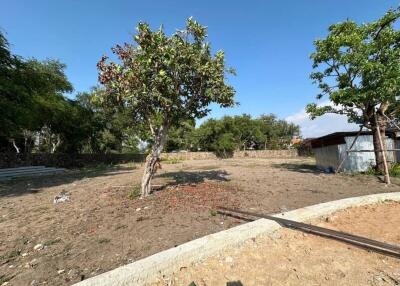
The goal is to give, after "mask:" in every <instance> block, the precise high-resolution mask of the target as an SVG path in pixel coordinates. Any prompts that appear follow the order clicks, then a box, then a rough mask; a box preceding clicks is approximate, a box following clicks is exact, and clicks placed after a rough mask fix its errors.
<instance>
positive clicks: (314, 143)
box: [311, 131, 398, 172]
mask: <svg viewBox="0 0 400 286" xmlns="http://www.w3.org/2000/svg"><path fill="white" fill-rule="evenodd" d="M357 134H358V132H357V131H354V132H353V131H352V132H335V133H331V134H329V135H325V136H322V137H319V138H315V139H313V140H311V147H312V150H313V153H314V155H315V159H316V164H317V168H318V169H321V170H324V171H327V172H334V171H335V170H337V168H338V167H339V165H340V163H341V162H342V160H343V159H344V158H346V156H347V158H346V160H345V161H344V163H343V164H342V166H341V169H340V171H345V172H363V171H366V170H368V169H369V168H370V167H371V166H373V165H375V153H374V152H368V150H374V145H373V141H372V132H371V131H363V132H361V133H360V135H359V136H358V139H357V141H356V142H355V144H354V146H353V148H352V149H351V150H358V151H361V150H362V151H363V152H347V151H348V150H349V149H350V146H351V144H352V143H353V141H354V139H355V137H356V136H357ZM383 139H384V142H385V144H386V149H387V150H393V149H396V147H397V145H398V144H396V132H393V131H387V132H386V136H385V138H383ZM346 153H347V154H346ZM396 155H398V154H396V152H395V151H389V152H387V153H386V157H387V161H388V162H390V163H394V162H396V161H397V158H396Z"/></svg>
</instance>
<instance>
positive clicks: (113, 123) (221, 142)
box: [0, 32, 299, 155]
mask: <svg viewBox="0 0 400 286" xmlns="http://www.w3.org/2000/svg"><path fill="white" fill-rule="evenodd" d="M65 68H66V66H65V64H63V63H61V62H59V61H57V60H51V59H50V60H45V61H39V60H36V59H31V58H30V59H25V58H22V57H20V56H17V55H14V54H12V52H11V51H10V47H9V43H8V41H7V39H6V38H5V36H4V34H2V33H1V32H0V152H16V153H32V152H45V153H55V152H59V153H139V152H147V151H148V148H150V147H151V146H152V145H153V142H152V140H153V139H152V136H151V134H150V132H149V131H148V128H147V127H144V126H143V125H144V124H146V123H143V125H142V124H140V123H138V122H135V123H132V119H131V117H132V114H131V112H132V111H129V110H128V109H126V108H120V107H119V106H118V105H116V104H110V102H103V101H101V98H102V96H101V94H102V93H104V92H105V90H104V89H102V88H93V89H92V90H91V91H90V92H83V93H77V94H76V95H75V98H74V99H70V98H69V97H68V96H67V95H72V92H73V90H74V89H73V86H72V84H71V83H70V82H69V80H68V78H67V76H66V74H65V72H64V70H65ZM298 134H299V127H298V126H297V125H294V124H291V123H288V122H286V121H284V120H280V119H278V118H277V117H276V116H275V115H273V114H270V115H262V116H260V117H259V118H252V117H251V116H250V115H246V114H244V115H240V116H225V117H223V118H221V119H209V120H207V121H205V122H203V123H202V124H201V125H200V126H199V127H197V128H196V127H195V120H194V119H182V120H181V121H180V122H179V123H178V124H175V125H174V126H173V127H171V128H170V131H169V134H168V139H167V142H166V147H165V150H166V151H177V150H188V151H189V150H190V151H212V152H216V153H218V154H221V155H224V154H229V153H231V152H233V151H235V150H250V149H255V150H260V149H284V148H288V146H289V145H290V140H291V139H292V137H293V136H294V135H298ZM140 143H142V144H140ZM140 145H141V146H143V148H139V146H140ZM146 148H147V149H146Z"/></svg>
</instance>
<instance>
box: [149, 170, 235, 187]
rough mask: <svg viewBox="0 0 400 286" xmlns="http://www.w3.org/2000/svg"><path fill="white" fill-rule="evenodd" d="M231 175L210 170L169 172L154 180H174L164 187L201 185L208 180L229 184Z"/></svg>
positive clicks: (221, 171) (223, 171)
mask: <svg viewBox="0 0 400 286" xmlns="http://www.w3.org/2000/svg"><path fill="white" fill-rule="evenodd" d="M228 175H229V173H228V172H227V171H225V170H210V171H192V172H189V171H178V172H167V173H163V174H159V175H156V176H155V177H154V178H164V179H169V180H172V182H168V183H167V184H166V185H163V187H166V186H171V185H185V184H199V183H203V182H205V181H206V180H209V181H219V182H228V181H230V180H229V179H228V178H226V176H228Z"/></svg>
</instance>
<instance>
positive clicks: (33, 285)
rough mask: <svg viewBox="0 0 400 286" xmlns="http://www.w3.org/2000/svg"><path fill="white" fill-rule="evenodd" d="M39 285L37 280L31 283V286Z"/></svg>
mask: <svg viewBox="0 0 400 286" xmlns="http://www.w3.org/2000/svg"><path fill="white" fill-rule="evenodd" d="M38 284H39V283H37V281H36V280H32V282H31V284H30V285H31V286H36V285H38Z"/></svg>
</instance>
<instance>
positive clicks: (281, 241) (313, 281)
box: [157, 203, 400, 286]
mask: <svg viewBox="0 0 400 286" xmlns="http://www.w3.org/2000/svg"><path fill="white" fill-rule="evenodd" d="M382 222H384V223H382ZM314 224H318V225H320V226H323V227H327V228H330V229H336V230H340V231H344V232H347V233H355V234H358V235H362V236H365V237H369V238H373V239H379V240H383V241H386V242H390V243H395V244H400V233H399V225H400V204H399V203H383V204H377V205H370V206H364V207H359V208H351V209H347V210H344V211H340V212H338V213H336V214H334V215H333V216H331V217H329V218H328V219H327V220H326V221H325V220H324V221H319V222H314ZM192 281H194V282H195V283H196V285H198V286H206V285H213V286H225V285H237V286H238V285H245V286H253V285H254V286H258V285H349V286H350V285H351V286H355V285H376V286H377V285H400V260H399V259H398V258H393V257H389V256H384V255H381V254H377V253H373V252H368V251H366V250H363V249H359V248H356V247H354V246H350V245H348V244H345V243H342V242H339V241H335V240H332V239H327V238H322V237H318V236H315V235H310V234H305V233H301V232H299V231H295V230H290V229H282V230H280V231H278V232H277V233H274V234H273V235H271V236H264V237H260V238H258V239H256V240H251V241H249V242H248V243H246V244H245V245H243V246H242V247H240V248H236V249H228V250H226V251H224V252H223V254H219V255H218V256H214V257H210V258H208V259H206V260H204V261H202V262H201V263H198V264H197V265H194V266H190V267H187V268H182V269H181V270H180V272H179V273H177V274H176V275H175V276H174V277H170V278H169V279H164V281H162V282H160V283H159V284H157V285H160V286H161V285H189V283H191V282H192Z"/></svg>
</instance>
